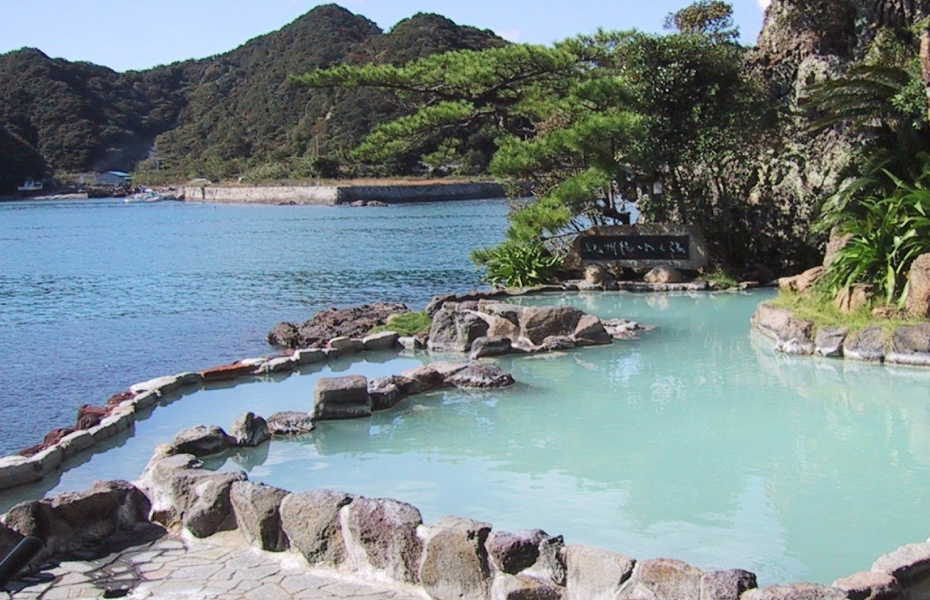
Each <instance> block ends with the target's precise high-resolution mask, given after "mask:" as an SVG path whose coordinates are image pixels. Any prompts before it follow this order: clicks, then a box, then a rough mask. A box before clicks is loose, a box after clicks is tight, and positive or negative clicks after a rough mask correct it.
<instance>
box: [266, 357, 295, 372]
mask: <svg viewBox="0 0 930 600" xmlns="http://www.w3.org/2000/svg"><path fill="white" fill-rule="evenodd" d="M298 366H299V365H298V363H297V360H296V359H295V358H294V357H293V356H279V357H277V358H272V359H270V360H268V362H265V363H263V364H262V366H260V367H259V368H258V369H257V372H258V373H290V372H291V371H293V370H294V369H296V368H297V367H298Z"/></svg>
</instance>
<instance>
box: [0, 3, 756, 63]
mask: <svg viewBox="0 0 930 600" xmlns="http://www.w3.org/2000/svg"><path fill="white" fill-rule="evenodd" d="M689 2H690V0H587V1H582V2H567V1H556V0H535V1H532V2H531V1H526V0H458V1H455V2H452V1H448V0H341V1H340V2H338V3H339V4H341V5H342V6H344V7H345V8H347V9H349V10H350V11H352V12H354V13H357V14H361V15H363V16H365V17H368V18H369V19H371V20H372V21H374V22H375V23H377V24H378V25H379V26H380V27H381V28H382V29H385V30H387V29H390V27H392V26H393V25H394V24H395V23H397V21H399V20H401V19H404V18H406V17H409V16H411V15H413V14H415V13H417V12H434V13H439V14H442V15H445V16H447V17H449V18H450V19H452V20H453V21H455V22H457V23H459V24H463V25H474V26H476V27H480V28H482V29H491V30H493V31H495V32H497V33H498V34H500V35H502V36H503V37H505V38H507V39H510V40H514V41H520V42H531V43H539V44H549V43H551V42H553V41H556V40H560V39H563V38H566V37H569V36H572V35H575V34H577V33H590V32H593V31H594V30H596V29H597V28H598V27H603V28H605V29H629V28H634V27H635V28H637V29H642V30H645V31H661V29H662V21H663V19H664V17H665V15H666V14H668V13H669V12H672V11H674V10H677V9H679V8H682V7H684V6H686V5H687V4H689ZM765 2H766V0H732V5H733V9H734V13H735V16H736V20H737V23H738V24H739V26H740V30H741V33H742V37H743V42H744V43H746V44H753V43H755V40H756V37H757V36H758V33H759V30H760V29H761V27H762V17H763V9H762V6H763V5H764V3H765ZM318 4H320V2H314V1H312V0H0V5H2V18H0V53H4V52H8V51H10V50H16V49H18V48H22V47H24V46H28V47H34V48H39V49H40V50H42V51H43V52H45V53H46V54H48V55H50V56H52V57H62V58H66V59H68V60H85V61H90V62H93V63H97V64H101V65H106V66H108V67H111V68H113V69H116V70H117V71H125V70H129V69H146V68H149V67H153V66H155V65H158V64H167V63H171V62H175V61H178V60H184V59H187V58H204V57H207V56H211V55H214V54H220V53H223V52H226V51H228V50H232V49H233V48H235V47H237V46H239V45H241V44H243V43H245V42H246V41H248V40H249V39H251V38H253V37H256V36H259V35H262V34H265V33H268V32H271V31H274V30H276V29H280V28H281V27H283V26H284V25H287V24H288V23H290V22H291V21H293V20H294V19H296V18H297V17H299V16H300V15H302V14H304V13H305V12H307V11H309V10H310V9H312V8H313V7H314V6H317V5H318Z"/></svg>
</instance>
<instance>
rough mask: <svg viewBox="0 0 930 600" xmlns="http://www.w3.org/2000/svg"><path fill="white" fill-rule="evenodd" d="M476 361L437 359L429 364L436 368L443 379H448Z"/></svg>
mask: <svg viewBox="0 0 930 600" xmlns="http://www.w3.org/2000/svg"><path fill="white" fill-rule="evenodd" d="M472 364H474V363H470V362H450V361H437V362H433V363H430V364H429V366H430V368H432V369H433V370H435V371H436V372H437V373H439V375H440V376H441V377H442V379H443V381H446V380H448V379H449V378H450V377H452V376H453V375H455V374H456V373H458V372H460V371H464V370H465V369H467V368H468V367H470V366H471V365H472Z"/></svg>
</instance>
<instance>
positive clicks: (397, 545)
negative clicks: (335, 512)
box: [339, 498, 423, 583]
mask: <svg viewBox="0 0 930 600" xmlns="http://www.w3.org/2000/svg"><path fill="white" fill-rule="evenodd" d="M339 518H340V523H341V527H342V536H343V540H344V542H345V548H346V557H347V561H346V562H347V564H348V566H349V567H350V568H352V569H353V570H355V571H358V572H361V573H366V572H371V571H375V572H377V573H381V574H384V575H386V576H387V577H388V578H390V579H392V580H394V581H398V582H401V583H417V581H418V579H417V568H418V566H419V564H420V558H421V555H422V553H423V543H422V542H421V540H420V538H419V537H417V528H418V527H420V525H422V524H423V518H422V516H421V515H420V511H419V510H417V509H416V508H415V507H413V506H411V505H409V504H406V503H404V502H399V501H397V500H386V499H373V498H357V499H355V501H353V502H351V503H350V504H348V505H346V506H344V507H342V509H341V510H340V511H339Z"/></svg>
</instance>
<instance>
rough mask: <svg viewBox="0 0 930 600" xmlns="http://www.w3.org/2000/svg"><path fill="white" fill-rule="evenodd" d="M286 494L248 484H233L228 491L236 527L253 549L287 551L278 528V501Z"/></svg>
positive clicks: (285, 492)
mask: <svg viewBox="0 0 930 600" xmlns="http://www.w3.org/2000/svg"><path fill="white" fill-rule="evenodd" d="M288 494H289V492H288V491H287V490H282V489H281V488H276V487H272V486H270V485H265V484H262V483H253V482H251V481H237V482H235V483H233V484H232V487H231V488H230V491H229V500H230V502H231V503H232V508H233V513H234V514H235V518H236V525H237V526H238V527H239V529H240V530H241V531H242V534H243V535H244V536H245V539H246V540H248V542H249V543H250V544H252V545H253V546H255V547H256V548H260V549H262V550H267V551H269V552H284V551H285V550H287V549H288V547H289V542H288V539H287V535H286V534H285V533H284V529H283V528H282V526H281V501H283V500H284V498H285V497H286V496H287V495H288Z"/></svg>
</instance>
